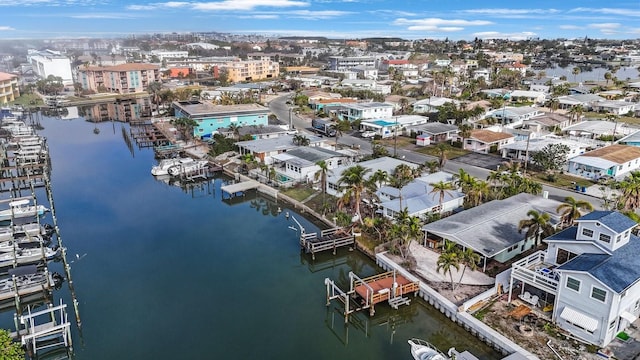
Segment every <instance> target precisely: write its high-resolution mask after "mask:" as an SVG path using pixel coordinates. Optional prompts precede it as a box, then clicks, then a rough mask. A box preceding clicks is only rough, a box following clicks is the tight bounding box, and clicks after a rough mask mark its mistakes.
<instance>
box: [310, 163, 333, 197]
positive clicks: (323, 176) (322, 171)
mask: <svg viewBox="0 0 640 360" xmlns="http://www.w3.org/2000/svg"><path fill="white" fill-rule="evenodd" d="M316 165H318V167H319V169H318V171H317V172H316V173H315V174H314V175H313V177H314V178H315V180H316V181H317V180H318V179H320V188H321V189H322V202H324V198H325V195H326V194H327V175H328V173H329V167H328V165H327V162H326V161H324V160H320V161H318V162H317V163H316Z"/></svg>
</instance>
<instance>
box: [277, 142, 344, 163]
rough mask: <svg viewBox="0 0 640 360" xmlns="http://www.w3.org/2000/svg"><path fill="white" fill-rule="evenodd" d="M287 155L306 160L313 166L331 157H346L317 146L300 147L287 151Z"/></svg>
mask: <svg viewBox="0 0 640 360" xmlns="http://www.w3.org/2000/svg"><path fill="white" fill-rule="evenodd" d="M287 154H288V155H291V156H295V157H297V158H300V159H303V160H306V161H308V162H310V163H312V164H315V163H317V162H318V161H321V160H327V159H330V158H332V157H346V155H344V154H341V153H339V152H336V151H333V150H329V149H325V148H321V147H318V146H301V147H299V148H297V149H293V150H289V151H287Z"/></svg>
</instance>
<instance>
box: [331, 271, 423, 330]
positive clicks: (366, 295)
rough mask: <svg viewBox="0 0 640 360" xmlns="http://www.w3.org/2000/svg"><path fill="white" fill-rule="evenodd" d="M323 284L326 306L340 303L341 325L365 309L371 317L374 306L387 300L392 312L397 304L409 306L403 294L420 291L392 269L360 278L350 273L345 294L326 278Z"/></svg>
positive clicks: (418, 284) (413, 283)
mask: <svg viewBox="0 0 640 360" xmlns="http://www.w3.org/2000/svg"><path fill="white" fill-rule="evenodd" d="M324 283H325V285H326V287H327V306H329V305H330V304H331V300H334V299H338V300H340V301H341V302H342V303H343V304H344V322H345V323H347V322H348V321H349V314H351V313H353V312H354V311H360V310H364V309H369V315H370V316H373V315H374V314H375V304H377V303H380V302H383V301H387V302H388V303H389V305H390V306H391V307H392V308H394V309H396V310H397V309H398V308H399V306H400V305H409V304H410V303H411V299H409V298H407V297H406V296H405V295H406V294H410V293H414V294H415V293H417V292H418V291H419V290H420V283H419V282H417V281H416V282H412V281H409V280H408V279H406V278H405V277H404V276H402V275H400V274H397V272H396V270H393V271H389V272H386V273H382V274H378V275H373V276H370V277H367V278H364V279H361V278H360V277H359V276H358V275H356V274H354V273H353V272H352V271H350V272H349V291H343V290H342V289H340V288H339V287H338V286H337V285H336V284H335V282H334V281H333V280H331V279H329V278H326V279H324ZM358 299H359V302H358V301H357V300H358Z"/></svg>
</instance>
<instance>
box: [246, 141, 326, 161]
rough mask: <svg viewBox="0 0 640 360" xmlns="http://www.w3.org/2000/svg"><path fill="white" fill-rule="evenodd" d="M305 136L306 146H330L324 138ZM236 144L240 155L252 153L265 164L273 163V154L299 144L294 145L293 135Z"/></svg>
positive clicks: (291, 148)
mask: <svg viewBox="0 0 640 360" xmlns="http://www.w3.org/2000/svg"><path fill="white" fill-rule="evenodd" d="M306 137H307V139H309V145H307V146H321V147H325V148H329V147H330V146H331V145H329V144H327V143H326V141H327V139H326V138H321V137H318V136H313V135H308V136H306ZM236 146H237V147H238V152H239V153H240V154H241V155H247V154H250V155H253V157H254V158H255V159H256V160H258V161H259V162H262V163H264V164H267V165H270V164H272V163H273V161H274V160H273V156H275V155H278V154H282V153H285V152H287V151H291V150H293V149H297V148H298V147H299V145H296V144H295V143H294V142H293V135H283V136H278V137H276V138H270V139H259V140H248V141H238V142H237V143H236Z"/></svg>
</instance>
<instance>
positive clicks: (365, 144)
mask: <svg viewBox="0 0 640 360" xmlns="http://www.w3.org/2000/svg"><path fill="white" fill-rule="evenodd" d="M290 97H291V94H285V95H282V96H279V97H277V98H275V99H274V100H272V101H271V102H269V109H270V110H271V111H272V112H273V113H274V114H275V115H276V116H277V117H278V119H280V120H282V121H284V122H289V119H290V118H289V116H291V122H292V125H293V127H294V128H295V129H296V130H298V131H300V132H303V133H307V134H314V133H313V132H312V130H311V123H310V120H308V119H305V118H302V117H299V116H297V115H296V114H295V113H293V112H292V111H291V112H290V110H289V109H290V108H291V107H292V106H291V105H288V104H286V101H287V100H290ZM338 143H339V144H342V145H347V146H349V147H353V146H354V145H357V146H359V147H360V150H361V151H362V152H364V153H371V141H370V140H368V139H363V138H361V137H359V136H357V132H352V133H351V134H345V135H344V136H342V137H340V138H339V139H338ZM387 150H389V153H390V154H392V155H393V153H394V149H393V147H388V148H387ZM396 153H397V156H398V157H399V158H401V159H404V160H407V161H410V162H413V163H416V164H424V163H425V162H427V161H433V160H437V158H436V157H434V156H429V155H424V154H420V153H416V152H414V151H411V150H405V149H397V150H396ZM459 169H464V171H466V172H467V173H469V174H470V175H472V176H473V177H476V178H478V179H483V180H484V179H486V178H487V176H489V173H490V170H489V169H485V168H482V167H478V166H473V165H469V164H465V163H461V162H457V161H454V160H449V161H447V162H446V164H445V166H444V170H445V171H447V172H450V173H454V174H455V173H458V170H459ZM542 189H543V191H547V192H548V193H549V198H550V199H554V200H558V201H564V199H565V198H566V197H567V196H572V197H573V198H574V199H576V200H586V201H588V202H590V203H591V204H592V205H593V206H594V207H595V209H596V210H602V209H603V204H604V202H603V201H602V199H600V198H597V197H594V196H591V195H587V194H583V193H578V192H575V191H570V190H566V189H560V188H556V187H553V186H548V185H543V186H542Z"/></svg>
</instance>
